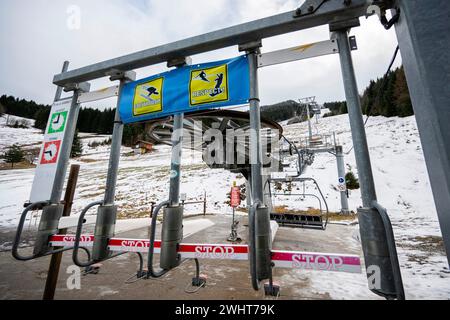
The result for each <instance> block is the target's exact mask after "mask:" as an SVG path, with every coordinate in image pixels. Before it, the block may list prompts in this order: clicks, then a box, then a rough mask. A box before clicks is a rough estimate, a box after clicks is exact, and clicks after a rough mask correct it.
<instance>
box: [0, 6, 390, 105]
mask: <svg viewBox="0 0 450 320" xmlns="http://www.w3.org/2000/svg"><path fill="white" fill-rule="evenodd" d="M73 4H74V1H72V0H71V1H67V0H60V1H51V0H36V1H28V0H5V1H0V43H1V44H2V50H1V51H0V75H1V76H0V93H6V94H12V95H15V96H18V97H23V98H27V99H33V100H36V101H37V102H40V103H48V104H50V103H51V102H52V99H53V96H54V91H55V88H54V86H53V85H52V79H53V75H54V74H56V73H59V71H60V69H61V66H62V63H63V61H64V60H69V61H70V62H71V68H72V69H73V68H79V67H83V66H86V65H89V64H93V63H97V62H100V61H103V60H107V59H111V58H114V57H118V56H121V55H125V54H129V53H132V52H135V51H140V50H144V49H147V48H151V47H155V46H158V45H162V44H165V43H168V42H173V41H176V40H180V39H183V38H186V37H191V36H195V35H198V34H203V33H206V32H210V31H213V30H217V29H221V28H224V27H228V26H231V25H235V24H238V23H243V22H247V21H251V20H254V19H258V18H263V17H266V16H270V15H273V14H277V13H282V12H285V11H289V10H293V9H295V8H296V7H297V6H298V1H272V0H240V1H238V0H215V1H211V0H209V1H206V0H204V1H203V0H202V1H199V0H196V1H186V0H166V1H156V0H154V1H149V0H129V1H126V0H96V1H88V0H80V1H77V2H76V5H77V6H78V7H79V8H80V10H81V25H80V26H81V28H80V29H79V30H70V29H69V28H68V27H67V20H68V18H69V17H70V14H69V13H68V12H67V9H68V8H69V7H70V6H71V5H73ZM361 22H362V26H361V27H359V28H355V29H354V30H352V34H355V35H356V36H357V40H358V45H359V50H358V51H356V52H353V56H354V62H355V70H356V74H357V79H358V84H359V89H360V91H362V90H363V89H364V88H365V86H366V85H367V84H368V83H369V81H370V79H374V78H376V77H380V76H381V75H382V74H383V73H384V72H385V69H386V68H387V65H388V63H389V61H390V58H391V55H392V53H393V50H394V49H395V46H396V37H395V32H394V31H393V30H391V31H385V30H384V28H383V27H382V26H381V25H380V24H379V22H378V20H377V19H376V18H375V17H372V18H370V19H368V20H365V18H361ZM326 39H329V33H328V28H327V27H326V26H323V27H318V28H313V29H309V30H304V31H301V32H295V33H291V34H287V35H283V36H279V37H274V38H270V39H265V40H264V41H263V44H264V47H263V49H262V50H263V52H268V51H273V50H278V49H282V48H287V47H291V46H296V45H299V44H304V43H309V42H315V41H322V40H326ZM238 54H239V53H238V52H237V48H236V47H232V48H225V49H222V50H217V51H214V52H209V53H204V54H200V55H196V56H194V57H193V59H194V62H196V63H199V62H207V61H213V60H219V59H224V58H230V57H233V56H236V55H238ZM398 64H399V62H397V65H398ZM165 70H166V67H165V65H164V64H160V65H156V66H151V67H147V68H143V69H140V70H138V76H139V77H140V78H142V77H145V76H149V75H151V74H154V73H158V72H161V71H165ZM92 83H93V87H94V88H96V87H104V86H109V85H110V83H109V81H108V80H107V79H102V80H97V81H93V82H92ZM260 92H261V99H262V103H263V104H269V103H275V102H278V101H282V100H287V99H298V98H301V97H304V96H313V95H315V96H317V99H318V100H319V101H320V102H324V101H329V100H342V99H344V89H343V84H342V80H341V73H340V66H339V57H338V56H337V55H335V56H328V57H321V58H316V59H311V60H307V61H299V62H293V63H289V64H285V65H281V66H275V67H269V68H266V69H263V70H261V71H260ZM105 104H106V105H105ZM114 105H115V102H114V101H113V100H108V101H104V102H98V103H94V104H93V106H94V107H100V106H108V107H110V106H114Z"/></svg>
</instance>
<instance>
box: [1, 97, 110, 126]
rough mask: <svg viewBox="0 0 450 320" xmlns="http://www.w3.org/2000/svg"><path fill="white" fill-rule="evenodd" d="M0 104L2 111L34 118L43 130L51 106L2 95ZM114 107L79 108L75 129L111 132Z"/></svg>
mask: <svg viewBox="0 0 450 320" xmlns="http://www.w3.org/2000/svg"><path fill="white" fill-rule="evenodd" d="M0 104H1V105H2V106H3V108H4V109H5V110H4V112H5V113H7V114H10V115H13V116H18V117H22V118H27V119H34V120H35V124H34V127H35V128H37V129H41V130H45V128H46V126H47V122H48V117H49V115H50V109H51V106H49V105H42V104H37V103H36V102H34V101H28V100H25V99H19V98H15V97H13V96H6V95H3V96H1V97H0ZM114 115H115V109H111V108H107V109H104V110H102V111H100V110H96V109H90V108H81V109H80V113H79V116H78V123H77V129H78V130H79V131H80V132H86V133H99V134H112V131H113V126H114Z"/></svg>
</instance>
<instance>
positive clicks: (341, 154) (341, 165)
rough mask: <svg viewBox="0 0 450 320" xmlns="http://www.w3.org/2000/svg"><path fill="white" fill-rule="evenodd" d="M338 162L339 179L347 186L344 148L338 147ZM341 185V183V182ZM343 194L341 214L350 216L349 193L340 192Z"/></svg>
mask: <svg viewBox="0 0 450 320" xmlns="http://www.w3.org/2000/svg"><path fill="white" fill-rule="evenodd" d="M336 162H337V170H338V178H339V179H343V180H344V182H343V183H344V185H345V162H344V152H343V150H342V146H336ZM339 183H341V181H339ZM340 193H341V213H343V214H348V213H349V208H348V199H347V192H346V191H344V190H340Z"/></svg>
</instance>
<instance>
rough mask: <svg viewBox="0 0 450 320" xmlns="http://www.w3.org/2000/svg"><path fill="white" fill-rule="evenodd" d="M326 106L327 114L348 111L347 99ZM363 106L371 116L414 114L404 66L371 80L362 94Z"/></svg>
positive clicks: (364, 110) (332, 114)
mask: <svg viewBox="0 0 450 320" xmlns="http://www.w3.org/2000/svg"><path fill="white" fill-rule="evenodd" d="M324 108H328V109H330V113H329V114H327V116H334V115H338V114H345V113H347V112H348V110H347V103H346V102H345V101H342V102H340V101H337V102H328V103H325V104H324ZM361 108H362V111H363V113H364V114H365V115H367V114H370V115H371V116H384V117H396V116H398V117H409V116H412V115H413V114H414V110H413V107H412V103H411V98H410V95H409V91H408V84H407V82H406V77H405V72H404V69H403V66H402V67H399V68H397V69H395V70H392V71H390V72H389V73H388V74H386V75H385V76H383V77H382V78H378V79H377V80H372V81H370V84H369V86H368V87H367V88H366V89H365V90H364V93H363V95H362V96H361Z"/></svg>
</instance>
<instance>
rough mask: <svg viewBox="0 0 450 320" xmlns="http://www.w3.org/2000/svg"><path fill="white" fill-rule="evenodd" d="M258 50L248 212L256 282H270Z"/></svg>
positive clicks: (252, 55)
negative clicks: (250, 198)
mask: <svg viewBox="0 0 450 320" xmlns="http://www.w3.org/2000/svg"><path fill="white" fill-rule="evenodd" d="M258 51H259V50H258V49H256V50H254V51H252V52H249V53H248V59H249V69H250V99H249V100H250V111H249V112H250V164H251V193H252V207H251V208H250V210H249V220H250V221H249V226H250V228H253V230H250V231H251V233H254V236H253V237H250V238H251V241H254V243H253V244H252V246H251V247H252V248H253V249H254V250H255V251H256V255H255V257H256V260H255V261H253V263H255V264H256V274H257V280H263V279H268V278H269V277H270V275H271V255H270V250H271V249H272V242H271V235H270V233H271V230H270V212H269V209H268V208H267V207H266V206H265V204H264V186H263V176H262V173H263V172H262V147H261V134H260V130H261V110H260V100H259V85H258V61H257V55H258Z"/></svg>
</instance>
